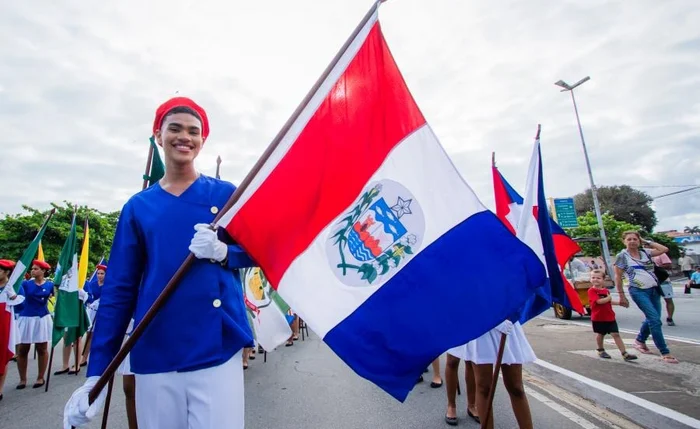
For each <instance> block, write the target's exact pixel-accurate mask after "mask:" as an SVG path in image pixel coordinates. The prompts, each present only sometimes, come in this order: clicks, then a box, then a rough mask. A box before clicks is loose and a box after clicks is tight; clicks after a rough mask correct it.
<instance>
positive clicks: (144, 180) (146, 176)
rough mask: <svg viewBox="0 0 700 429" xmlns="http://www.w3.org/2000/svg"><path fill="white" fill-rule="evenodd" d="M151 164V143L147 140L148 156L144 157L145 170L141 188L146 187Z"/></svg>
mask: <svg viewBox="0 0 700 429" xmlns="http://www.w3.org/2000/svg"><path fill="white" fill-rule="evenodd" d="M151 164H153V145H152V144H151V142H150V140H149V142H148V157H147V158H146V171H145V172H144V173H143V186H142V187H141V190H144V189H146V188H148V182H149V176H150V175H151Z"/></svg>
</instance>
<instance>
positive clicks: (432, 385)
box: [430, 381, 442, 389]
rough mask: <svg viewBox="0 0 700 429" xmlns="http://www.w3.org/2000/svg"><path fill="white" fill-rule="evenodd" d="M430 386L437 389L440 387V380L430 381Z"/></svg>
mask: <svg viewBox="0 0 700 429" xmlns="http://www.w3.org/2000/svg"><path fill="white" fill-rule="evenodd" d="M430 387H432V388H433V389H437V388H438V387H442V381H441V382H439V383H436V382H434V381H431V382H430Z"/></svg>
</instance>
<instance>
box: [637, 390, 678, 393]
mask: <svg viewBox="0 0 700 429" xmlns="http://www.w3.org/2000/svg"><path fill="white" fill-rule="evenodd" d="M630 393H637V394H639V393H644V394H647V393H683V391H682V390H647V391H646V392H630Z"/></svg>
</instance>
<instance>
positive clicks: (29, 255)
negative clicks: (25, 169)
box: [7, 209, 56, 293]
mask: <svg viewBox="0 0 700 429" xmlns="http://www.w3.org/2000/svg"><path fill="white" fill-rule="evenodd" d="M54 213H56V209H52V210H51V212H50V213H49V215H48V216H46V219H45V220H44V223H43V225H41V228H39V232H37V234H36V236H35V237H34V240H32V242H31V243H29V247H27V250H25V251H24V253H23V254H22V257H21V258H20V260H19V261H17V265H15V269H14V270H12V274H10V279H9V280H8V282H7V284H9V285H12V287H13V288H14V289H15V293H17V292H19V287H20V286H21V285H22V280H24V275H25V274H27V270H29V268H30V267H31V266H32V261H33V260H34V256H35V255H36V254H37V252H38V250H39V244H40V243H41V237H43V236H44V232H45V231H46V225H48V224H49V220H50V219H51V216H53V214H54Z"/></svg>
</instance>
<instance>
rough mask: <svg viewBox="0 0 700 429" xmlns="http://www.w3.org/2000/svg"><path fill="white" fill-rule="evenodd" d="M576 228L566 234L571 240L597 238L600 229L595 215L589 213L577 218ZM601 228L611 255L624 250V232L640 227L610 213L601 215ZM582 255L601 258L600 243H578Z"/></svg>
mask: <svg viewBox="0 0 700 429" xmlns="http://www.w3.org/2000/svg"><path fill="white" fill-rule="evenodd" d="M578 225H579V226H578V228H571V229H569V230H568V231H567V233H568V234H569V235H570V236H571V237H572V238H599V237H600V228H598V221H597V220H596V217H595V214H594V213H593V212H592V211H591V212H588V213H585V214H584V215H583V216H579V217H578ZM603 228H605V235H606V236H607V238H608V247H609V248H610V253H611V254H612V255H615V254H617V253H618V252H619V251H621V250H622V249H624V248H625V245H624V244H623V243H622V233H623V232H625V231H639V230H641V227H639V225H633V224H631V223H627V222H625V221H621V220H617V219H615V217H614V216H613V215H611V214H610V213H605V214H604V215H603ZM579 245H580V246H581V250H582V251H583V254H584V255H586V256H601V252H600V243H598V242H594V243H579Z"/></svg>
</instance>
